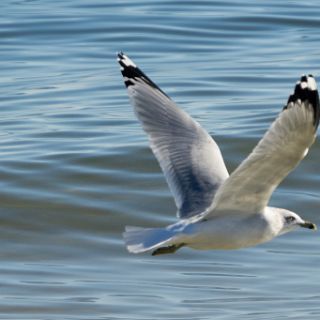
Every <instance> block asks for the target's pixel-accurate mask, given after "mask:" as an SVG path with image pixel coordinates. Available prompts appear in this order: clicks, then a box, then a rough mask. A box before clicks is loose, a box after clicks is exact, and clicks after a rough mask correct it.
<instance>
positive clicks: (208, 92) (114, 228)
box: [0, 0, 320, 320]
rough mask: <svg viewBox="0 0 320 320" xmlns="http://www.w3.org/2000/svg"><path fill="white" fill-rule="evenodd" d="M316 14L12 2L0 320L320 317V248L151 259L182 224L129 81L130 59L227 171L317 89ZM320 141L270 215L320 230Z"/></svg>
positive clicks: (284, 246)
mask: <svg viewBox="0 0 320 320" xmlns="http://www.w3.org/2000/svg"><path fill="white" fill-rule="evenodd" d="M319 16H320V4H319V2H318V1H308V2H304V1H275V0H271V1H270V0H269V1H264V0H263V1H253V0H250V1H246V2H243V1H237V0H233V1H232V0H227V1H209V0H207V1H206V0H204V1H169V0H162V1H161V0H158V1H153V0H152V1H150V0H149V1H146V0H140V1H129V0H120V1H115V2H114V3H113V2H111V1H107V0H104V1H103V0H92V1H89V0H70V1H49V0H42V1H36V0H34V1H18V0H16V1H10V0H4V1H2V2H1V10H0V70H1V77H0V97H1V98H0V187H1V188H0V203H1V205H0V243H1V247H0V318H1V319H6V320H7V319H15V320H17V319H33V320H36V319H41V320H43V319H46V320H49V319H50V320H56V319H59V320H60V319H61V320H62V319H86V320H87V319H90V320H91V319H108V320H109V319H110V320H113V319H117V320H118V319H126V320H127V319H128V320H130V319H136V320H143V319H199V320H200V319H201V320H202V319H219V320H220V319H223V320H225V319H319V318H320V285H319V283H320V275H319V266H320V254H319V252H320V238H319V233H315V232H310V231H309V230H299V231H296V232H293V233H290V234H287V235H285V236H283V237H280V238H278V239H275V240H274V241H272V242H270V243H266V244H264V245H260V246H257V247H255V248H249V249H244V250H238V251H193V250H191V249H182V250H180V251H179V252H178V253H177V254H175V255H169V256H160V257H151V256H150V255H138V256H136V255H131V254H129V253H127V251H126V250H125V248H124V245H123V241H122V238H121V232H122V230H123V227H124V225H125V224H129V225H140V226H144V227H151V226H163V225H166V224H168V223H172V222H174V221H175V211H176V208H175V206H174V202H173V199H172V197H171V194H170V192H169V189H168V187H167V185H166V182H165V180H164V177H163V175H162V173H161V171H160V168H159V165H158V164H157V162H156V160H155V158H154V157H153V155H152V153H151V151H150V149H149V147H148V141H147V138H146V136H145V134H144V132H143V131H142V129H141V127H140V125H139V123H138V121H137V120H136V118H135V116H134V114H133V111H132V108H131V106H130V104H129V100H128V97H127V93H126V90H125V88H124V85H123V83H122V78H121V74H120V72H119V67H118V65H117V62H116V52H117V51H120V50H123V51H124V52H125V53H127V54H128V55H130V57H131V58H132V59H134V61H135V62H136V63H137V64H139V66H140V67H141V69H143V70H144V71H145V72H146V73H147V74H148V75H149V76H150V77H151V78H152V79H153V80H154V81H155V82H156V83H157V84H158V85H160V86H161V88H162V89H163V90H164V91H165V92H167V94H169V95H170V96H171V97H172V98H173V99H174V100H175V101H176V102H177V103H178V104H179V105H181V106H182V108H183V109H184V110H185V111H187V112H188V113H189V114H191V115H192V116H193V117H194V118H195V119H196V120H197V121H199V122H200V123H201V124H202V126H203V127H204V128H206V129H207V130H208V131H209V132H210V133H211V134H212V135H214V137H215V139H216V141H217V142H218V143H219V145H220V147H221V150H222V152H223V155H224V158H225V161H226V164H227V167H228V169H229V171H232V170H234V168H236V166H237V165H238V164H239V162H240V161H241V160H243V159H244V158H245V157H246V156H247V154H248V153H249V152H250V151H251V150H252V148H253V147H254V146H255V144H256V143H257V142H258V141H259V139H260V137H261V136H262V135H263V133H264V132H265V130H266V129H267V128H268V126H269V125H270V123H271V122H272V121H273V119H274V118H275V117H276V115H277V113H278V112H279V111H280V110H281V108H282V107H283V105H284V103H285V102H286V100H287V97H288V95H289V94H290V93H291V91H292V89H293V86H294V84H295V82H296V81H297V79H298V78H299V77H300V75H301V74H303V73H312V74H315V75H316V76H317V75H319V52H320V32H319V30H320V18H319ZM319 158H320V145H319V142H316V143H315V144H314V146H313V147H312V149H311V150H310V152H309V155H308V156H307V157H306V159H305V160H304V161H303V162H302V163H301V165H300V166H299V167H298V168H297V169H296V170H295V171H294V172H293V173H292V174H290V175H289V177H288V178H287V179H286V180H285V181H284V182H283V183H282V184H281V185H280V187H279V188H278V189H277V190H276V192H275V193H274V195H273V197H272V199H271V205H273V206H279V207H285V208H288V209H291V210H293V211H295V212H297V213H299V214H300V215H301V216H303V217H304V218H306V219H308V220H311V221H313V222H315V223H320V217H319V190H320V174H319V161H318V159H319Z"/></svg>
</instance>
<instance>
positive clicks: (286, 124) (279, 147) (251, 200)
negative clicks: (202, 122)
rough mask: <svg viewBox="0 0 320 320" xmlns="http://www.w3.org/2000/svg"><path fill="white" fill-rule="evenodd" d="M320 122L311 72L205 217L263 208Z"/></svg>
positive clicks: (249, 212)
mask: <svg viewBox="0 0 320 320" xmlns="http://www.w3.org/2000/svg"><path fill="white" fill-rule="evenodd" d="M318 122H319V96H318V92H317V90H316V83H315V80H314V78H313V77H312V76H308V77H306V76H303V77H302V78H301V80H300V82H298V83H297V85H296V88H295V92H294V94H293V95H291V96H290V97H289V99H288V104H287V106H286V107H285V108H284V110H283V111H282V112H281V113H280V115H279V116H278V118H277V119H276V120H275V122H274V123H273V124H272V126H271V127H270V129H269V130H268V131H267V133H266V134H265V135H264V137H263V138H262V139H261V141H260V142H259V143H258V145H257V146H256V147H255V148H254V150H253V151H252V153H251V154H250V155H249V156H248V158H247V159H246V160H244V161H243V162H242V164H241V165H240V166H239V167H238V168H237V169H236V170H235V171H234V172H233V173H232V174H231V175H230V177H229V178H228V179H227V180H226V181H225V182H224V184H223V185H222V186H221V187H220V188H219V190H218V191H217V193H216V196H215V199H214V202H213V205H212V207H211V209H210V210H209V211H208V214H206V215H205V218H206V219H207V218H210V216H216V215H220V214H223V212H226V211H228V212H240V213H244V214H251V213H257V212H261V211H262V210H263V209H264V208H265V206H266V205H267V204H268V201H269V199H270V197H271V194H272V192H273V191H274V189H275V188H276V187H277V186H278V184H279V183H280V182H281V181H282V180H283V179H284V178H285V177H286V176H287V174H288V173H289V172H290V171H291V170H293V169H294V168H295V167H296V166H297V165H298V164H299V162H300V161H301V160H302V159H303V158H304V157H305V155H306V154H307V152H308V148H309V147H310V146H311V145H312V143H313V142H314V140H315V136H316V129H317V126H318Z"/></svg>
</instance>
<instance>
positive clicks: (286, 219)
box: [280, 209, 317, 234]
mask: <svg viewBox="0 0 320 320" xmlns="http://www.w3.org/2000/svg"><path fill="white" fill-rule="evenodd" d="M280 215H281V220H282V223H283V226H282V230H281V234H283V233H287V232H289V231H292V230H294V229H296V228H298V227H302V228H307V229H311V230H314V231H315V230H317V226H316V225H315V224H314V223H312V222H310V221H307V220H304V219H302V218H301V217H300V216H299V215H297V214H296V213H294V212H292V211H289V210H285V209H281V211H280Z"/></svg>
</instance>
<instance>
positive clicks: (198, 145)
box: [118, 53, 229, 218]
mask: <svg viewBox="0 0 320 320" xmlns="http://www.w3.org/2000/svg"><path fill="white" fill-rule="evenodd" d="M118 62H119V64H120V66H121V72H122V75H123V77H124V82H125V85H126V87H127V89H128V94H129V97H130V100H131V103H132V104H133V106H134V109H135V113H136V115H137V117H138V119H139V120H140V122H141V123H142V126H143V129H144V130H145V132H146V133H147V134H148V136H149V140H150V145H151V149H152V151H153V153H154V155H155V156H156V158H157V160H158V161H159V164H160V166H161V168H162V171H163V173H164V175H165V177H166V180H167V182H168V185H169V187H170V190H171V192H172V193H173V196H174V199H175V203H176V206H177V208H178V213H177V214H178V217H180V218H188V217H191V216H194V215H197V214H199V213H202V212H204V211H205V210H206V209H207V208H208V207H209V206H210V205H211V204H212V201H213V198H214V194H215V192H216V190H217V189H218V187H219V186H220V185H221V183H222V182H223V181H224V180H225V179H226V178H227V177H228V176H229V174H228V171H227V169H226V167H225V164H224V161H223V158H222V155H221V152H220V150H219V147H218V146H217V144H216V143H215V142H214V140H213V139H212V138H211V136H210V135H209V134H208V133H207V132H206V131H205V130H204V129H202V128H201V126H200V125H199V124H198V123H197V122H196V121H195V120H193V119H192V118H191V117H190V116H189V115H188V114H186V113H185V112H184V111H182V110H181V109H180V108H178V107H177V105H176V104H175V103H174V102H173V101H172V100H171V99H170V98H169V97H168V96H167V95H166V94H165V93H164V92H163V91H162V90H161V89H160V88H159V87H158V86H157V85H156V84H155V83H154V82H152V81H151V80H150V79H149V78H148V77H147V76H146V75H145V74H144V73H143V72H142V71H141V70H140V69H139V68H137V66H136V65H135V64H134V63H133V62H132V61H131V60H130V59H129V58H128V57H127V56H125V55H124V54H123V53H119V54H118Z"/></svg>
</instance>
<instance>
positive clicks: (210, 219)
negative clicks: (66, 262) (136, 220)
mask: <svg viewBox="0 0 320 320" xmlns="http://www.w3.org/2000/svg"><path fill="white" fill-rule="evenodd" d="M118 62H119V63H120V65H121V72H122V75H123V77H124V81H125V84H126V86H127V88H128V93H129V97H130V100H131V102H132V104H133V106H134V108H135V113H136V115H137V117H138V119H139V120H140V122H141V123H142V126H143V128H144V130H145V131H146V133H147V134H148V136H149V141H150V145H151V148H152V151H153V152H154V154H155V156H156V158H157V159H158V161H159V164H160V166H161V168H162V170H163V172H164V175H165V177H166V179H167V182H168V184H169V187H170V189H171V191H172V193H173V195H174V199H175V202H176V205H177V207H178V217H179V218H180V219H181V220H180V221H178V222H177V223H175V224H173V225H169V226H167V227H165V228H149V229H144V228H138V227H126V231H125V232H124V234H123V236H124V239H125V242H126V246H127V249H128V250H129V251H130V252H133V253H140V252H145V251H149V250H153V254H154V255H156V254H162V253H173V252H175V251H176V250H178V249H179V248H181V247H183V246H188V247H190V248H194V249H239V248H244V247H250V246H254V245H257V244H260V243H263V242H266V241H269V240H271V239H273V238H274V237H276V236H278V235H281V234H284V233H286V232H289V231H292V230H294V229H296V228H297V227H298V226H302V227H306V228H309V229H316V226H315V225H314V224H313V223H311V222H308V221H305V220H303V219H302V218H301V217H300V216H299V215H297V214H296V213H294V212H291V211H289V210H286V209H280V208H274V207H268V206H267V204H268V202H269V199H270V197H271V194H272V192H273V191H274V189H275V188H276V187H277V186H278V185H279V183H280V182H281V181H282V180H283V179H284V178H285V177H286V176H287V175H288V173H289V172H290V171H291V170H293V169H294V168H295V167H296V166H297V165H298V164H299V162H300V161H301V160H302V159H303V158H304V157H305V156H306V154H307V153H308V149H309V147H310V146H311V145H312V144H313V142H314V140H315V137H316V130H317V127H318V124H319V113H320V104H319V95H318V91H317V87H316V82H315V79H314V78H313V76H311V75H309V76H302V77H301V79H300V81H299V82H298V83H297V84H296V87H295V91H294V94H292V95H290V96H289V99H288V102H287V104H286V106H285V108H284V109H283V111H282V112H281V113H280V114H279V116H278V118H277V119H276V120H275V121H274V123H273V124H272V125H271V127H270V129H269V130H268V131H267V132H266V134H265V135H264V137H263V138H262V139H261V140H260V142H259V143H258V145H257V146H256V147H255V148H254V149H253V151H252V153H251V154H250V155H249V156H248V158H247V159H245V160H244V161H243V162H242V163H241V164H240V166H239V167H238V168H237V169H236V170H235V171H234V172H233V173H232V174H231V175H230V176H229V173H228V171H227V169H226V166H225V164H224V161H223V158H222V155H221V152H220V149H219V147H218V145H217V144H216V143H215V141H214V140H213V139H212V137H211V136H210V135H209V134H208V133H207V132H206V131H205V130H204V129H203V128H202V127H201V126H200V124H199V123H197V122H196V121H194V120H193V119H192V118H191V117H190V116H189V115H188V114H186V113H185V112H184V111H182V110H181V109H180V108H178V107H177V106H176V105H175V103H174V102H173V101H172V100H171V99H170V98H169V97H168V96H167V95H166V94H165V93H164V92H163V91H162V90H161V89H160V88H159V87H158V86H157V85H156V84H155V83H153V82H152V80H150V79H149V78H148V77H147V76H146V75H145V74H144V73H143V72H142V71H141V70H140V69H139V68H138V67H137V66H136V65H135V64H134V63H133V62H132V61H131V60H130V59H129V58H128V57H127V56H125V55H124V54H122V53H119V55H118Z"/></svg>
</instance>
